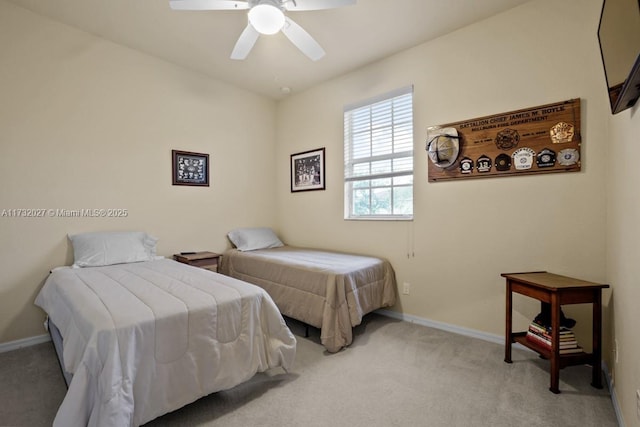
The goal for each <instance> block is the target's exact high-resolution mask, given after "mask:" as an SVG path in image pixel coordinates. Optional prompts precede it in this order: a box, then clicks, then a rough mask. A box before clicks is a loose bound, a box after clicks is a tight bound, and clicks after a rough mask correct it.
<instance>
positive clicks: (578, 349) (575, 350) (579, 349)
mask: <svg viewBox="0 0 640 427" xmlns="http://www.w3.org/2000/svg"><path fill="white" fill-rule="evenodd" d="M583 351H584V350H583V349H582V347H579V346H578V347H574V348H561V349H560V354H573V353H582V352H583Z"/></svg>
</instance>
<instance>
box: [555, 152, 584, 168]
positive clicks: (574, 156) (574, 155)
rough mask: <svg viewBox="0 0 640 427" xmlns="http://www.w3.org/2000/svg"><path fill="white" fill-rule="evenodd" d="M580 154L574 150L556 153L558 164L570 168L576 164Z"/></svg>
mask: <svg viewBox="0 0 640 427" xmlns="http://www.w3.org/2000/svg"><path fill="white" fill-rule="evenodd" d="M578 160H580V153H578V150H576V149H575V148H566V149H564V150H562V151H560V153H558V163H560V164H561V165H562V166H571V165H575V164H576V163H578Z"/></svg>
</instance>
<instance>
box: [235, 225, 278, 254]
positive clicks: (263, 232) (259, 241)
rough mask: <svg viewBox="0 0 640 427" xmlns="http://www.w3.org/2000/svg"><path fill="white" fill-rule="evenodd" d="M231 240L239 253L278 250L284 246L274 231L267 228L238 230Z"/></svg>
mask: <svg viewBox="0 0 640 427" xmlns="http://www.w3.org/2000/svg"><path fill="white" fill-rule="evenodd" d="M227 236H229V240H231V243H233V244H234V245H235V247H236V248H237V249H238V250H239V251H253V250H256V249H268V248H278V247H280V246H284V244H283V243H282V242H281V241H280V239H278V236H276V234H275V233H274V232H273V230H272V229H270V228H266V227H255V228H237V229H235V230H233V231H231V232H229V234H227Z"/></svg>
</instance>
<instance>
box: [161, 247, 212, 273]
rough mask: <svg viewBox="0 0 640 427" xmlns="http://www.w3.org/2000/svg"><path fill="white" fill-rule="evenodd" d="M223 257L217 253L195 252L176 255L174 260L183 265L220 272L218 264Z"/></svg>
mask: <svg viewBox="0 0 640 427" xmlns="http://www.w3.org/2000/svg"><path fill="white" fill-rule="evenodd" d="M221 256H222V255H220V254H217V253H215V252H195V253H192V254H175V255H174V256H173V259H175V260H176V261H178V262H181V263H183V264H189V265H193V266H194V267H200V268H204V269H206V270H211V271H214V272H218V262H219V261H220V257H221Z"/></svg>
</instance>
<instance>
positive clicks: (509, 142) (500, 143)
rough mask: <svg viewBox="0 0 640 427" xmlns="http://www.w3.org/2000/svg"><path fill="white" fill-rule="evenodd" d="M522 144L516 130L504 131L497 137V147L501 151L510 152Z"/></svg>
mask: <svg viewBox="0 0 640 427" xmlns="http://www.w3.org/2000/svg"><path fill="white" fill-rule="evenodd" d="M518 142H520V134H519V133H518V131H517V130H515V129H509V128H506V129H502V130H501V131H500V132H498V135H496V147H498V148H499V149H501V150H510V149H512V148H513V147H515V146H516V145H518Z"/></svg>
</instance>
